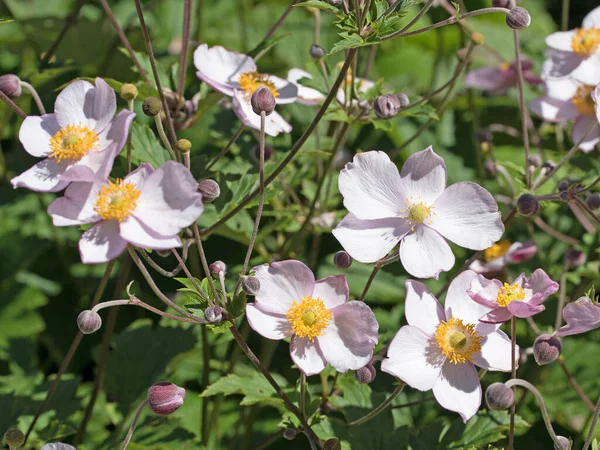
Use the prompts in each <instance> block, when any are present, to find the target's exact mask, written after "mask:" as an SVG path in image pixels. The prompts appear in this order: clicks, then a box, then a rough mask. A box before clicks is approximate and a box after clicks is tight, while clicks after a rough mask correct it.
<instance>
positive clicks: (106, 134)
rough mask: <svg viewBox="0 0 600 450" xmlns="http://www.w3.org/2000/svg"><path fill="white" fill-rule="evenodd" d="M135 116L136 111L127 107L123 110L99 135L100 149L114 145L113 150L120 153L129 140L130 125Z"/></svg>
mask: <svg viewBox="0 0 600 450" xmlns="http://www.w3.org/2000/svg"><path fill="white" fill-rule="evenodd" d="M134 118H135V113H133V112H131V111H129V110H127V109H123V110H121V111H120V112H119V114H117V116H116V117H115V118H114V120H112V121H111V122H110V123H109V124H108V126H107V127H106V128H105V129H104V130H103V131H102V133H100V134H99V135H98V138H99V140H100V145H99V149H100V150H103V149H105V148H107V147H109V146H112V147H113V148H112V150H113V151H114V152H115V153H116V154H118V153H119V152H120V151H121V149H122V148H123V146H124V145H125V142H126V141H127V136H128V135H129V127H130V126H131V122H133V119H134Z"/></svg>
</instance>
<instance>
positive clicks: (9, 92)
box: [0, 73, 23, 99]
mask: <svg viewBox="0 0 600 450" xmlns="http://www.w3.org/2000/svg"><path fill="white" fill-rule="evenodd" d="M0 91H2V92H4V94H6V96H7V97H8V98H10V99H13V98H17V97H20V96H21V93H22V92H23V90H22V89H21V79H20V78H19V77H18V76H16V75H13V74H12V73H9V74H7V75H2V76H0Z"/></svg>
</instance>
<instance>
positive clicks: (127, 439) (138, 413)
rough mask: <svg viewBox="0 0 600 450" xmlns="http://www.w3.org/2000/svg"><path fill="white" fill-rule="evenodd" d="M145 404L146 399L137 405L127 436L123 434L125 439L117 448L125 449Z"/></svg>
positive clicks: (146, 402)
mask: <svg viewBox="0 0 600 450" xmlns="http://www.w3.org/2000/svg"><path fill="white" fill-rule="evenodd" d="M147 404H148V400H147V399H146V400H144V401H143V402H142V403H141V404H140V406H139V407H138V410H137V412H136V413H135V417H134V418H133V422H132V423H131V426H130V427H129V431H128V432H127V436H125V440H124V441H123V443H122V444H121V448H120V449H119V450H125V449H126V448H127V446H128V445H129V441H131V438H132V437H133V433H134V431H135V427H136V426H137V423H138V420H140V415H141V414H142V410H143V409H144V407H145V406H146V405H147Z"/></svg>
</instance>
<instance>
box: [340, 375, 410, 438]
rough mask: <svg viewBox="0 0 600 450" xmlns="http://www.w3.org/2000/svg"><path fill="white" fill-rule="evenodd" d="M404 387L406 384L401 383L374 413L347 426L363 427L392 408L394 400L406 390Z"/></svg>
mask: <svg viewBox="0 0 600 450" xmlns="http://www.w3.org/2000/svg"><path fill="white" fill-rule="evenodd" d="M404 386H406V383H403V382H401V383H400V384H399V385H398V386H396V389H394V392H392V393H391V394H390V396H389V397H388V398H386V399H385V400H384V401H383V402H381V404H380V405H379V406H378V407H377V408H375V409H374V410H373V411H371V412H370V413H368V414H367V415H365V416H363V417H361V418H360V419H356V420H354V421H353V422H350V423H348V424H347V426H349V427H353V426H355V425H361V424H363V423H365V422H368V421H369V420H371V419H372V418H373V417H375V416H377V415H378V414H379V413H381V412H383V411H384V410H385V409H386V408H387V407H388V406H390V405H391V404H392V402H393V401H394V399H395V398H396V397H398V394H400V392H402V390H403V389H404Z"/></svg>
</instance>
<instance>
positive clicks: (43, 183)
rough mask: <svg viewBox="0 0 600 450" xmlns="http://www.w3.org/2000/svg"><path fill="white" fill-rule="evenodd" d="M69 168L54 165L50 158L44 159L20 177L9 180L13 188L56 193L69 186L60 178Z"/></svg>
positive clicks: (65, 165) (62, 164)
mask: <svg viewBox="0 0 600 450" xmlns="http://www.w3.org/2000/svg"><path fill="white" fill-rule="evenodd" d="M68 168H69V166H68V165H67V164H66V163H64V162H63V163H61V164H59V163H56V162H55V161H54V160H53V159H52V158H46V159H44V160H42V161H40V162H39V163H37V164H36V165H34V166H33V167H32V168H30V169H28V170H26V171H25V172H23V173H22V174H21V175H18V176H16V177H14V178H13V179H12V180H10V182H11V184H12V185H13V187H15V188H18V187H24V188H27V189H31V190H32V191H37V192H58V191H62V190H63V189H64V188H66V187H67V186H68V185H69V181H65V180H63V179H62V178H61V176H62V174H63V173H64V172H65V170H67V169H68Z"/></svg>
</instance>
